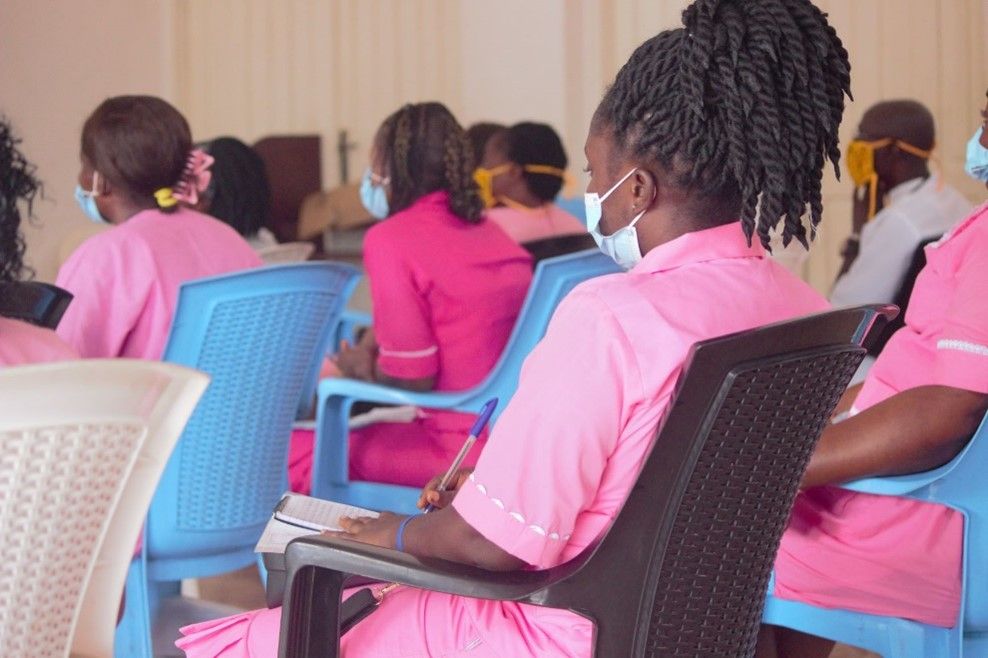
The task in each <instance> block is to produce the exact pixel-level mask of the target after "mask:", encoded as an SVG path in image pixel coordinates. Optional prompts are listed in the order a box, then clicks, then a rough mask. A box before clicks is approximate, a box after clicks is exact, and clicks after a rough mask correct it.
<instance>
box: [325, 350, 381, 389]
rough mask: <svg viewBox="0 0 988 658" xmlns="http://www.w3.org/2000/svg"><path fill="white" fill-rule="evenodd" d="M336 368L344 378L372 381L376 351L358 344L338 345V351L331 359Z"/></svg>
mask: <svg viewBox="0 0 988 658" xmlns="http://www.w3.org/2000/svg"><path fill="white" fill-rule="evenodd" d="M333 361H334V362H335V363H336V367H337V368H339V369H340V372H341V373H343V376H344V377H350V378H351V379H362V380H363V381H366V382H372V381H374V366H375V364H376V361H377V353H376V350H375V349H373V348H372V347H368V346H367V344H364V343H360V344H357V345H353V346H351V345H350V344H349V343H348V342H347V341H343V342H342V343H340V351H339V352H337V353H336V356H335V357H334V358H333Z"/></svg>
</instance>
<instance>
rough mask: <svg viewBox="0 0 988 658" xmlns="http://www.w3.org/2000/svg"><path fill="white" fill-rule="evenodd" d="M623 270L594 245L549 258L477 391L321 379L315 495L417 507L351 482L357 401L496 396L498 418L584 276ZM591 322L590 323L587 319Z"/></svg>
mask: <svg viewBox="0 0 988 658" xmlns="http://www.w3.org/2000/svg"><path fill="white" fill-rule="evenodd" d="M619 271H620V269H619V268H618V267H617V265H615V264H614V261H612V260H611V259H610V258H608V257H607V256H604V255H603V254H601V253H600V252H599V251H597V250H596V249H593V250H588V251H582V252H578V253H575V254H568V255H565V256H559V257H556V258H548V259H546V260H544V261H542V262H541V263H539V264H538V266H536V268H535V276H534V278H533V279H532V285H531V287H530V288H529V291H528V295H527V297H526V298H525V303H524V305H523V306H522V309H521V313H520V314H519V316H518V321H517V323H516V324H515V328H514V330H513V331H512V332H511V336H510V338H509V339H508V342H507V345H506V346H505V348H504V351H503V352H502V354H501V358H500V359H498V362H497V363H496V364H495V365H494V368H493V369H492V370H491V372H490V374H489V375H488V376H487V377H486V378H485V379H484V381H482V382H481V383H480V384H478V385H477V386H475V387H474V388H472V389H469V390H466V391H459V392H455V393H452V392H443V393H414V392H412V391H405V390H402V389H397V388H389V387H386V386H381V385H378V384H370V383H367V382H359V381H354V380H350V379H325V380H323V381H322V382H320V384H319V395H318V401H317V406H316V414H317V415H316V442H315V453H314V455H313V470H312V495H313V496H316V497H318V498H328V499H331V500H336V501H340V502H346V503H348V504H351V505H358V506H361V507H367V508H370V509H379V510H394V511H400V512H405V513H411V512H412V511H414V509H415V501H416V500H417V499H418V489H414V488H411V487H402V486H397V485H389V484H379V483H373V482H350V481H349V478H348V472H347V470H348V450H347V447H348V443H349V430H348V428H347V419H348V418H349V416H350V408H351V406H352V405H353V403H354V402H355V401H357V400H363V401H368V402H379V403H384V404H409V405H415V406H418V407H427V408H431V409H448V410H452V411H464V412H478V411H480V408H481V407H482V406H483V405H484V402H486V401H487V400H488V399H490V398H492V397H497V398H499V399H500V401H501V404H500V406H499V407H498V409H497V411H496V412H495V415H494V417H493V418H492V419H491V422H492V423H494V422H495V421H496V420H497V416H498V415H499V414H500V412H501V411H503V410H504V407H505V406H506V405H507V403H508V400H510V399H511V396H512V395H513V394H514V392H515V389H516V388H517V387H518V373H519V371H520V370H521V364H522V362H523V361H524V360H525V358H526V357H527V356H528V353H529V352H531V351H532V348H533V347H535V344H536V343H538V342H539V340H541V339H542V336H543V335H544V334H545V330H546V327H547V326H548V324H549V318H550V317H551V316H552V314H553V312H554V311H555V310H556V306H558V305H559V302H560V301H561V300H562V298H563V297H564V296H565V295H566V294H567V293H568V292H569V291H570V290H572V289H573V288H574V287H575V286H576V285H577V284H579V283H581V282H582V281H585V280H587V279H590V278H592V277H595V276H599V275H602V274H610V273H614V272H619ZM587 321H588V322H592V321H593V320H592V318H588V320H587ZM464 438H465V437H464Z"/></svg>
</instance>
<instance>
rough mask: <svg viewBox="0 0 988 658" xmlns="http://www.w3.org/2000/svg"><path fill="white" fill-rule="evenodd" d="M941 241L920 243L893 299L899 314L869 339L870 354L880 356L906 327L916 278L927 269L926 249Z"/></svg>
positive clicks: (935, 238)
mask: <svg viewBox="0 0 988 658" xmlns="http://www.w3.org/2000/svg"><path fill="white" fill-rule="evenodd" d="M939 239H940V236H936V237H932V238H927V239H926V240H923V241H922V242H920V243H919V245H917V247H916V250H915V251H913V257H912V260H911V261H910V262H909V269H907V270H906V274H905V276H903V277H902V283H900V284H899V289H898V290H897V291H896V293H895V297H894V298H893V299H892V303H893V304H894V305H896V306H898V307H899V314H898V315H897V316H895V319H894V320H892V321H891V322H889V323H888V324H886V325H885V327H884V328H883V329H882V330H881V331H878V332H875V333H874V334H873V335H872V336H870V337H869V340H868V344H867V345H865V347H867V348H868V354H870V355H872V356H878V355H879V354H880V353H881V351H882V350H884V349H885V344H886V343H888V342H889V339H890V338H892V334H894V333H895V332H897V331H898V330H899V329H902V328H903V327H904V326H905V325H906V309H907V308H908V307H909V298H910V297H912V295H913V287H915V285H916V278H917V277H918V276H919V273H920V272H922V271H923V268H924V267H926V247H927V246H928V245H931V244H933V243H934V242H936V241H937V240H939Z"/></svg>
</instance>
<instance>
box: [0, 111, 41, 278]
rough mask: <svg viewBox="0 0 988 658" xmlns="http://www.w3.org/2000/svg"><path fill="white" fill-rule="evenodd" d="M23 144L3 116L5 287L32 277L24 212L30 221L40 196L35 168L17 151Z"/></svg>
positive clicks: (0, 176) (0, 212)
mask: <svg viewBox="0 0 988 658" xmlns="http://www.w3.org/2000/svg"><path fill="white" fill-rule="evenodd" d="M20 142H21V140H19V139H18V138H17V137H15V136H14V132H13V129H12V128H11V127H10V122H9V121H8V120H7V118H6V117H2V116H0V282H4V283H6V282H10V281H18V280H20V279H22V278H25V277H29V276H30V275H31V271H30V269H29V268H27V267H26V266H25V265H24V236H23V235H22V234H21V231H20V228H21V210H22V208H23V209H24V210H26V216H27V217H31V216H32V213H33V209H34V200H35V198H36V197H37V196H38V194H40V193H41V181H39V180H38V178H37V177H36V176H35V175H34V172H35V166H34V165H32V164H31V163H30V162H28V161H27V158H25V157H24V154H23V153H21V152H20V150H19V149H18V148H17V145H18V144H20ZM21 204H23V206H22V205H21Z"/></svg>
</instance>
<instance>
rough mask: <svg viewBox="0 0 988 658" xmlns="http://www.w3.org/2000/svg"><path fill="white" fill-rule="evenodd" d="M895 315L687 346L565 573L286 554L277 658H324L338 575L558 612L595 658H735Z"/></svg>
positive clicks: (324, 545) (309, 542)
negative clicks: (628, 477) (795, 508)
mask: <svg viewBox="0 0 988 658" xmlns="http://www.w3.org/2000/svg"><path fill="white" fill-rule="evenodd" d="M894 316H895V309H894V307H891V306H866V307H859V308H852V309H842V310H838V311H831V312H827V313H822V314H818V315H813V316H808V317H806V318H801V319H797V320H794V321H791V322H784V323H779V324H775V325H770V326H767V327H762V328H759V329H754V330H751V331H746V332H741V333H738V334H733V335H730V336H725V337H722V338H716V339H713V340H708V341H704V342H701V343H698V344H696V345H695V346H694V347H693V349H692V351H691V353H690V356H689V358H688V360H687V363H686V364H685V366H684V370H683V375H682V376H681V377H680V381H679V385H678V387H677V393H676V395H675V398H674V402H673V403H672V406H671V407H670V409H669V411H668V412H667V413H666V415H665V418H664V420H663V421H662V423H660V426H659V428H658V430H657V439H656V441H655V443H654V446H653V448H652V450H651V453H650V455H649V456H648V458H647V460H646V462H645V465H644V466H643V468H642V471H641V473H640V474H639V477H638V480H637V483H636V484H635V485H634V487H633V488H632V490H631V492H630V494H629V497H628V499H627V501H626V502H625V504H624V506H623V508H622V509H621V511H620V513H619V514H618V516H617V517H616V519H615V520H614V522H613V524H612V526H611V527H610V529H609V530H607V531H606V532H605V533H603V535H602V537H601V538H598V540H597V541H596V542H595V543H594V544H592V545H590V546H588V547H587V548H586V549H585V550H584V551H583V552H582V553H581V554H580V555H579V556H577V557H576V558H574V559H573V560H571V561H569V562H568V563H566V564H563V565H560V566H558V567H555V568H551V569H547V570H539V571H518V572H500V573H495V572H488V571H485V570H482V569H477V568H474V567H470V566H466V565H462V564H456V563H450V562H446V561H442V560H432V559H419V558H416V557H414V556H412V555H408V554H405V553H399V552H397V551H393V550H387V549H381V548H377V547H373V546H369V545H366V544H361V543H358V542H352V541H347V540H340V539H332V538H328V537H304V538H301V539H297V540H295V541H293V542H292V543H291V544H289V546H288V549H287V552H286V561H287V575H286V582H287V588H286V591H287V592H288V595H287V596H286V600H285V601H284V605H283V609H282V632H281V641H280V647H279V656H281V658H314V657H315V656H328V657H330V658H335V657H336V656H338V655H339V615H340V597H341V591H342V589H343V588H344V587H345V586H347V585H348V583H349V582H350V579H351V578H352V577H353V576H357V575H359V576H363V577H368V578H373V579H377V580H380V581H384V582H387V581H396V582H400V583H404V584H406V585H410V586H413V587H419V588H423V589H429V590H435V591H441V592H447V593H451V594H457V595H461V596H465V597H474V598H483V599H498V600H506V601H518V602H524V603H529V604H534V605H540V606H549V607H553V608H563V609H569V610H572V611H573V612H575V613H577V614H580V615H582V616H584V617H586V618H588V619H590V620H592V621H593V622H594V624H595V629H596V637H595V654H594V655H595V656H598V657H605V658H628V657H638V656H650V657H651V656H654V657H656V658H658V657H662V658H668V657H679V656H682V657H686V656H689V657H695V656H751V655H753V654H754V650H755V643H756V639H757V633H758V628H759V624H760V621H761V614H762V608H763V606H764V601H765V594H766V591H767V586H768V580H769V576H770V573H771V569H772V565H773V562H774V558H775V553H776V551H777V549H778V545H779V541H780V539H781V536H782V532H783V530H784V528H785V525H786V522H787V520H788V516H789V512H790V510H791V506H792V503H793V500H794V498H795V495H796V492H797V490H798V486H799V482H800V480H801V478H802V475H803V473H804V471H805V468H806V464H807V463H808V461H809V457H810V455H811V453H812V451H813V448H814V446H815V444H816V441H817V440H818V438H819V436H820V434H821V432H822V431H823V428H824V427H825V426H826V424H827V423H828V422H829V419H830V417H831V414H832V412H833V409H834V407H835V406H836V404H837V402H838V400H839V399H840V396H841V394H842V393H843V391H844V390H845V387H846V386H847V383H848V381H850V378H851V376H852V374H853V373H854V371H855V370H856V368H857V367H858V365H859V364H860V362H861V360H862V359H863V357H864V355H865V349H864V347H863V344H864V341H865V339H866V338H867V336H868V334H869V333H872V332H873V331H876V330H880V329H881V327H882V326H884V324H885V323H886V322H888V321H889V320H890V319H891V318H893V317H894Z"/></svg>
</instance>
